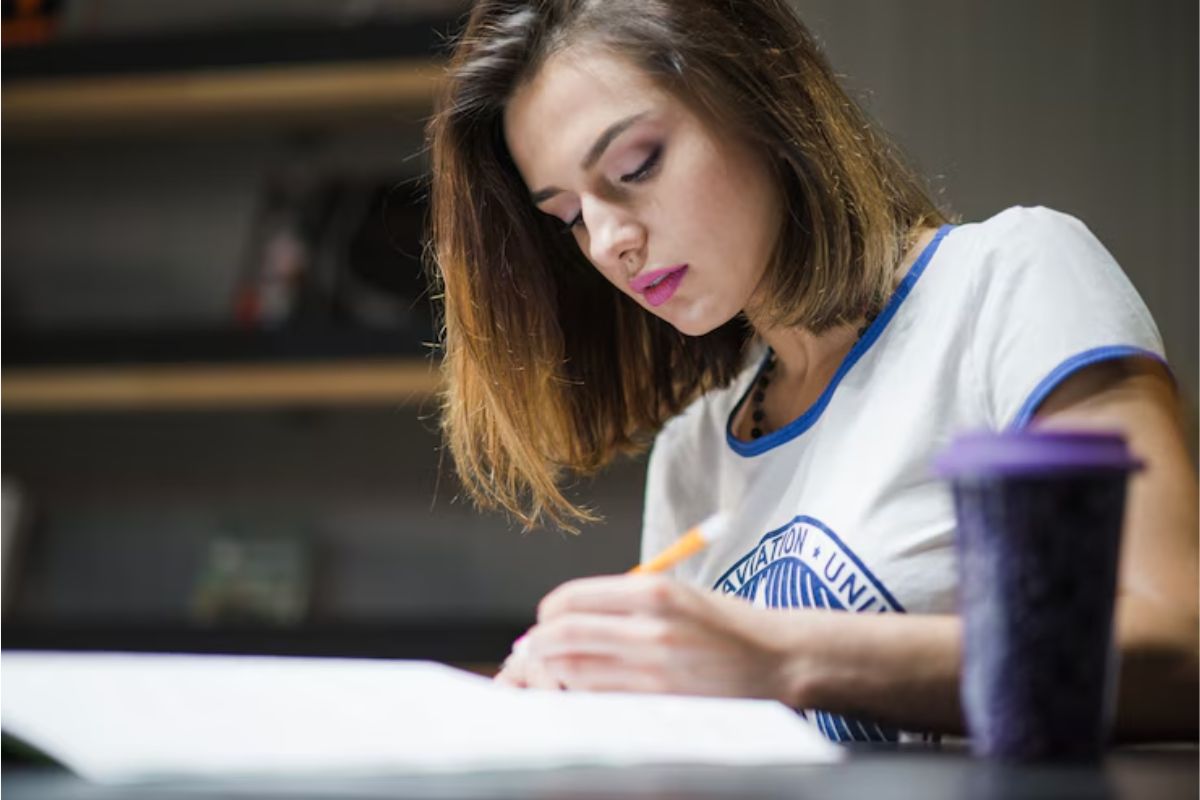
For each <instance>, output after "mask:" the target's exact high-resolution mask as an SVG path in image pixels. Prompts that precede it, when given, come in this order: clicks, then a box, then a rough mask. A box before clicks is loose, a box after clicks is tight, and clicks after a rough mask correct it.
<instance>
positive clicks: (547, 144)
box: [504, 50, 670, 186]
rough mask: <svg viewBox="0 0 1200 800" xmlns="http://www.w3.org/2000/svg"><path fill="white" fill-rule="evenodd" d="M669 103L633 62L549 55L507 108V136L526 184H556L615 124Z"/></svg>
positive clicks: (598, 55) (585, 54)
mask: <svg viewBox="0 0 1200 800" xmlns="http://www.w3.org/2000/svg"><path fill="white" fill-rule="evenodd" d="M669 102H670V97H669V96H668V95H666V94H665V93H664V92H662V91H661V90H660V89H659V88H658V87H657V86H655V84H654V83H653V82H652V81H651V80H650V78H649V76H647V75H646V74H645V73H644V72H643V71H641V70H640V69H638V68H637V67H635V66H634V65H632V64H630V63H629V62H627V61H625V60H623V59H621V58H619V57H616V56H613V55H609V54H607V53H602V52H597V51H578V50H567V51H564V52H561V53H556V54H555V55H553V56H551V57H550V58H549V59H548V60H547V61H546V63H545V64H544V65H542V68H541V69H539V70H538V71H537V73H535V74H534V75H533V77H532V78H530V79H529V80H527V81H525V82H524V83H523V84H522V85H521V86H520V87H519V88H518V89H517V91H516V92H515V93H514V94H513V96H512V98H511V99H510V100H509V102H508V105H507V107H506V108H505V113H504V136H505V139H506V141H507V144H508V149H509V152H510V153H512V156H513V160H514V161H515V162H516V164H517V167H518V169H520V171H521V174H522V176H523V177H524V178H525V181H526V183H527V184H529V185H530V186H533V184H535V183H538V182H539V180H540V179H541V178H543V177H544V179H545V180H546V181H548V182H553V179H552V177H551V176H552V175H557V176H561V175H563V174H564V170H573V169H578V166H579V161H580V160H581V159H582V158H583V157H584V155H585V154H586V153H587V150H588V148H590V147H591V145H592V142H593V141H594V140H595V138H596V137H597V136H599V135H600V134H601V133H602V132H603V131H604V129H605V128H607V127H608V126H609V125H611V124H612V123H613V122H616V121H617V120H620V119H623V118H625V117H627V116H629V115H630V114H636V113H641V112H643V111H647V110H649V109H652V108H660V107H662V106H663V105H664V103H669ZM567 174H570V173H569V172H568V173H567ZM539 185H540V184H539Z"/></svg>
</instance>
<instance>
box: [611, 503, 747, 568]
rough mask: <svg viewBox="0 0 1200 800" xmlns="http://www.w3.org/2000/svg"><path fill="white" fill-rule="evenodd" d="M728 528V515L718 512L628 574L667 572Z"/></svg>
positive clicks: (710, 542) (717, 537)
mask: <svg viewBox="0 0 1200 800" xmlns="http://www.w3.org/2000/svg"><path fill="white" fill-rule="evenodd" d="M728 527H729V515H728V514H726V513H725V512H724V511H718V512H717V513H715V514H713V515H712V516H711V517H708V518H707V519H705V520H704V521H703V522H700V523H699V524H697V525H696V526H695V527H694V528H692V529H691V530H689V531H688V532H687V533H685V534H683V535H682V536H680V537H679V538H678V539H676V540H675V543H674V544H672V545H670V546H669V547H668V548H667V549H665V550H663V551H662V552H661V553H659V554H658V555H656V556H655V557H654V558H652V559H650V560H649V561H644V562H642V563H641V564H638V565H637V566H636V567H634V568H633V569H631V570H629V574H631V575H632V574H634V573H637V572H662V571H663V570H668V569H670V568H671V567H673V566H675V565H676V564H678V563H679V562H680V561H683V560H684V559H685V558H690V557H691V556H693V555H695V554H696V553H699V552H700V551H701V550H703V549H704V548H705V547H707V546H708V545H710V544H712V543H713V542H715V541H716V540H717V539H719V538H720V537H721V536H722V535H723V534H724V533H725V531H726V529H727V528H728Z"/></svg>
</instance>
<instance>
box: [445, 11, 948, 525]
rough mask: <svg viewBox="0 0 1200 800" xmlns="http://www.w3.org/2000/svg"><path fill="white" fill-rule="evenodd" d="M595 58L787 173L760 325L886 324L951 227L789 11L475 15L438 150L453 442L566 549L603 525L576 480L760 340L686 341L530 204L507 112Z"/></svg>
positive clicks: (487, 491)
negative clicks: (556, 62)
mask: <svg viewBox="0 0 1200 800" xmlns="http://www.w3.org/2000/svg"><path fill="white" fill-rule="evenodd" d="M579 45H588V46H598V47H601V48H603V49H604V51H605V52H608V53H612V54H614V55H617V56H620V57H624V58H625V59H627V60H628V61H629V62H630V63H632V64H634V65H636V66H637V67H639V68H640V69H642V70H644V71H645V73H646V74H647V75H649V76H650V78H651V79H652V80H654V81H655V82H656V83H658V84H659V85H661V86H662V87H664V88H665V89H667V90H668V91H670V92H671V93H672V94H673V95H674V96H676V97H678V98H680V100H681V101H683V102H685V103H687V104H688V105H689V106H690V107H691V108H693V109H695V110H696V111H697V112H698V113H700V114H701V115H702V116H703V118H704V119H706V120H707V121H708V123H709V124H711V125H715V126H720V127H719V130H722V131H723V132H724V133H727V134H728V135H730V136H740V137H742V138H743V139H744V140H745V141H746V142H748V143H749V144H751V145H754V146H755V147H756V148H757V149H758V150H759V151H760V152H762V153H763V154H764V155H765V157H766V158H767V159H768V161H769V166H770V167H771V170H772V173H773V174H774V176H775V178H776V180H778V181H779V186H780V189H781V196H782V197H783V199H784V202H785V204H786V208H785V209H784V214H783V215H782V216H783V219H784V223H783V225H782V228H781V230H780V231H779V234H778V237H777V241H776V243H775V248H774V253H773V256H772V259H771V263H770V264H769V265H768V266H767V272H766V275H765V278H764V281H765V283H764V289H765V291H762V292H759V293H758V295H759V296H761V297H765V298H769V305H768V306H764V307H762V308H756V309H754V313H755V319H756V320H757V319H764V320H769V321H770V323H771V324H784V325H794V326H802V327H805V328H808V329H809V330H811V331H813V332H814V333H820V332H822V331H825V330H827V329H829V328H830V327H832V326H835V325H838V324H842V323H845V322H849V321H851V320H854V319H857V318H859V317H861V316H862V315H864V314H870V313H871V312H872V311H877V310H878V309H879V308H881V307H882V305H883V304H884V303H885V302H886V300H887V296H888V294H889V293H890V291H891V283H890V282H891V280H892V274H893V271H894V268H895V266H896V265H897V263H898V262H899V260H900V259H901V258H902V257H903V254H904V252H905V250H906V249H907V243H908V241H909V238H910V236H911V235H912V234H913V232H914V231H916V230H917V229H918V228H920V227H922V226H925V225H931V224H936V223H938V222H941V221H943V217H942V215H941V213H940V212H939V211H938V210H937V208H936V206H935V205H934V203H933V202H932V201H931V200H930V199H929V197H928V194H927V193H926V192H925V190H924V188H923V187H922V186H921V184H920V183H919V181H918V180H917V179H916V178H915V177H914V176H913V174H912V173H911V172H910V171H909V170H908V169H907V168H906V167H905V166H904V165H903V162H902V161H901V159H900V158H899V157H898V156H897V155H896V153H895V152H894V151H893V149H892V148H891V146H890V145H889V144H888V142H887V140H886V139H885V138H884V137H883V136H882V135H880V134H879V133H877V132H876V131H875V130H874V128H873V127H872V126H871V124H870V123H869V121H868V120H867V118H866V117H865V116H864V114H863V113H862V112H861V111H860V110H859V108H858V107H857V105H856V104H855V103H854V102H853V101H852V100H851V99H850V98H849V97H848V96H847V95H846V94H845V92H844V91H843V90H842V89H841V88H840V86H839V85H838V83H837V81H836V80H835V78H834V76H833V73H832V71H831V69H830V68H829V65H828V64H827V62H826V61H825V59H824V57H823V56H822V55H821V53H820V52H819V50H818V48H817V46H816V44H815V42H814V41H813V39H812V37H811V35H810V34H809V32H808V31H807V30H806V29H805V28H804V26H803V25H802V24H801V23H800V21H799V20H798V19H797V18H796V17H795V15H794V13H793V12H792V10H791V9H790V8H789V7H788V6H787V4H786V3H785V2H784V1H783V0H740V1H739V2H728V0H482V2H478V3H476V5H475V6H474V8H473V10H472V11H471V14H470V17H469V19H468V22H467V25H466V28H465V30H464V31H463V33H462V34H461V35H460V37H459V38H458V39H457V42H456V44H455V46H454V52H453V55H452V57H451V60H450V64H449V67H448V74H447V76H446V80H445V81H444V83H443V84H442V87H441V90H440V93H439V97H438V99H437V106H436V109H435V113H434V116H433V118H432V120H431V121H430V124H429V130H428V134H429V139H430V150H431V157H432V185H431V221H430V240H429V246H428V248H427V263H428V267H429V273H430V278H431V281H432V283H433V287H434V293H435V297H439V298H440V299H441V304H440V307H441V325H442V333H441V338H442V342H441V344H442V352H443V370H444V373H445V377H446V388H445V392H444V395H443V397H442V412H443V414H442V427H443V431H444V433H445V437H446V441H447V443H448V444H449V447H450V451H451V454H452V456H453V458H454V461H455V465H456V468H457V471H458V474H459V476H460V478H461V479H462V482H463V484H464V486H465V487H466V489H467V491H468V492H469V494H470V495H471V497H472V498H473V499H474V500H475V501H476V503H477V504H479V505H480V506H481V507H496V506H499V507H502V508H504V509H506V510H507V511H509V512H510V513H511V514H513V515H514V516H516V517H517V518H518V519H520V520H521V521H522V522H523V523H525V525H526V527H532V526H534V525H537V524H541V523H543V522H546V521H549V522H552V523H554V524H556V525H558V526H560V527H562V528H564V529H567V530H574V529H575V527H574V525H575V523H578V522H582V521H591V520H594V519H595V518H596V517H595V516H594V515H593V512H592V511H591V510H589V509H586V508H582V507H580V506H579V505H577V504H575V503H573V502H572V501H571V500H570V499H569V498H568V497H567V496H566V494H564V491H563V481H564V478H565V477H566V476H567V475H569V474H574V475H588V474H592V473H594V472H596V471H597V470H599V469H600V468H602V467H603V466H604V465H606V464H608V463H609V462H610V461H611V460H612V459H613V458H614V457H615V456H616V455H617V454H619V453H622V452H636V451H638V450H640V449H642V448H644V447H645V445H646V444H647V443H648V441H649V440H650V438H651V437H652V436H653V434H654V433H655V432H657V431H658V430H659V429H660V428H661V427H662V425H663V424H664V423H665V422H666V420H667V419H669V418H670V417H672V416H674V415H675V414H678V413H679V412H680V411H681V410H682V409H683V408H684V407H685V406H686V405H687V404H688V403H690V402H691V401H692V400H694V399H695V398H696V397H697V396H698V395H699V394H701V393H703V392H705V391H708V390H709V389H712V388H714V387H720V386H725V385H728V384H729V383H730V381H732V379H733V378H734V377H735V376H736V374H737V372H738V370H739V368H740V366H741V363H742V360H743V357H744V350H745V345H746V344H747V342H748V341H749V339H750V337H751V332H750V330H749V328H748V326H747V324H746V322H745V320H744V319H743V318H741V317H740V316H739V317H738V318H735V319H734V320H732V321H730V322H729V323H726V324H725V325H724V326H722V327H720V328H718V329H717V330H714V331H713V332H711V333H709V334H706V335H704V336H698V337H689V336H685V335H683V334H681V333H679V332H678V331H676V330H675V329H674V328H673V327H672V326H670V325H669V324H668V323H666V322H664V321H663V320H661V319H659V318H658V317H656V316H654V315H652V314H650V313H647V312H646V311H644V310H643V309H642V308H641V307H640V306H638V305H637V303H635V302H634V301H633V300H632V299H630V298H629V297H627V296H626V295H624V294H623V293H622V292H620V291H619V290H618V289H616V288H615V287H613V286H612V285H611V284H609V283H608V281H607V280H605V279H604V278H603V277H602V276H601V275H600V273H599V271H598V270H596V269H595V268H594V267H593V266H592V265H591V264H590V263H589V262H588V261H587V259H586V258H585V257H584V255H583V254H582V252H581V251H580V250H579V248H578V246H577V245H576V244H575V242H574V241H573V240H572V239H571V238H570V237H568V236H564V235H563V234H562V232H561V231H560V230H559V229H558V227H557V226H555V225H554V223H553V222H552V221H550V219H549V218H548V216H547V215H544V214H541V213H539V212H538V211H537V210H536V209H535V208H534V206H533V204H532V203H531V201H530V200H529V193H528V189H527V188H526V187H525V185H524V183H523V181H522V179H521V176H520V175H519V173H518V172H517V169H516V167H515V165H514V164H513V161H512V158H511V156H510V154H509V153H508V150H507V147H506V144H505V138H504V130H503V115H504V109H505V106H506V104H507V102H508V101H509V99H510V98H511V97H512V95H513V93H514V92H515V91H516V90H517V89H518V88H519V87H520V86H521V85H522V83H523V82H524V81H526V80H528V79H529V78H531V77H532V76H533V75H534V74H536V72H537V70H538V69H539V68H540V67H541V66H542V65H543V64H545V62H546V60H547V59H548V58H549V57H550V56H551V55H553V54H555V53H558V52H561V51H563V50H565V49H567V48H570V47H575V46H579Z"/></svg>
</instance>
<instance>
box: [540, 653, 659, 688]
mask: <svg viewBox="0 0 1200 800" xmlns="http://www.w3.org/2000/svg"><path fill="white" fill-rule="evenodd" d="M546 663H547V664H548V665H549V666H550V668H551V669H553V670H554V672H555V674H557V675H558V676H559V678H560V680H561V681H562V682H563V683H564V684H565V685H567V686H570V687H571V689H572V690H575V691H586V692H638V693H662V692H666V691H669V688H668V687H667V684H666V683H665V682H664V681H663V680H662V676H661V673H658V672H654V671H652V670H649V669H646V668H644V667H639V666H637V665H634V664H630V663H629V662H626V661H623V660H621V659H618V658H609V657H607V656H579V655H571V656H560V657H553V658H548V659H546Z"/></svg>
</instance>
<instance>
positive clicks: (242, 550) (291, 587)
mask: <svg viewBox="0 0 1200 800" xmlns="http://www.w3.org/2000/svg"><path fill="white" fill-rule="evenodd" d="M311 548H312V546H311V544H310V542H309V541H308V538H307V537H304V536H302V535H299V534H255V535H249V534H242V533H235V532H228V533H222V534H220V535H217V536H215V537H213V538H212V539H211V540H210V541H209V543H208V547H207V552H206V554H205V557H204V560H203V563H202V564H201V567H200V574H199V576H198V579H197V582H196V586H195V590H194V593H193V595H192V603H191V606H192V617H193V618H194V619H195V620H196V621H197V622H200V623H203V624H206V625H216V624H227V623H235V624H236V623H266V624H272V625H297V624H299V623H301V622H303V621H304V618H305V615H306V614H307V612H308V608H309V601H310V589H311V585H312V574H311V573H312V557H311Z"/></svg>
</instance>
